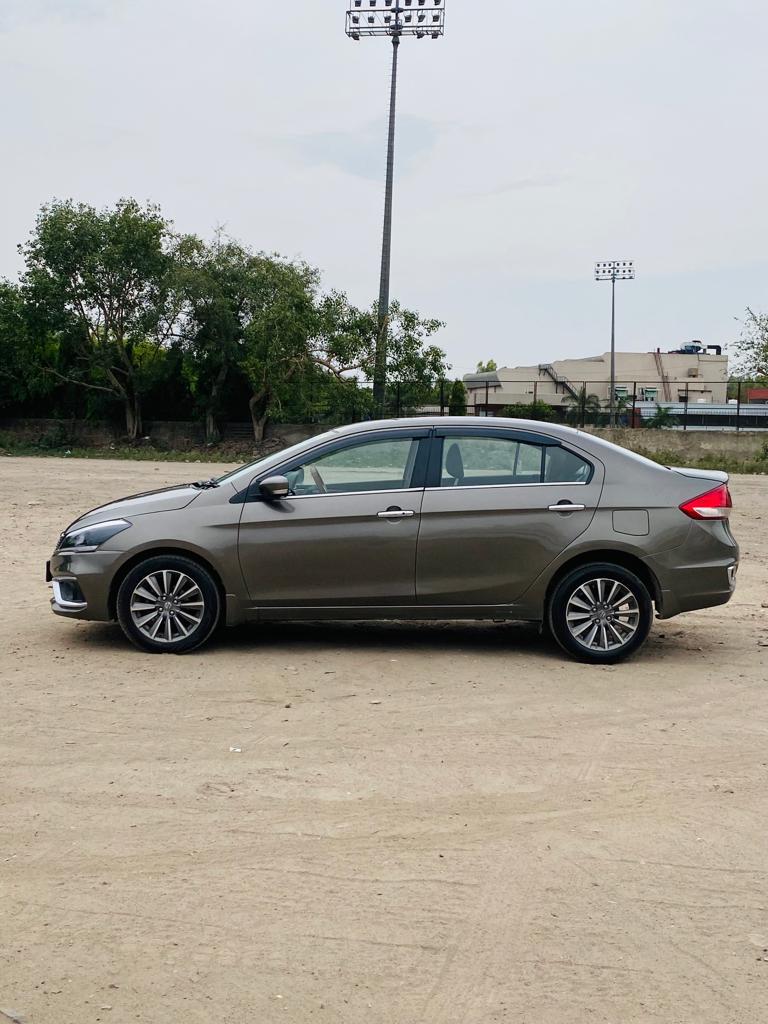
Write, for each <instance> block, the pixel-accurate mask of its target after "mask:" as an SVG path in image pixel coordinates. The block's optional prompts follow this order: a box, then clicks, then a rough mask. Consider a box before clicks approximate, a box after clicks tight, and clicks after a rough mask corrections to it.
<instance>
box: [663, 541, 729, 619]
mask: <svg viewBox="0 0 768 1024" xmlns="http://www.w3.org/2000/svg"><path fill="white" fill-rule="evenodd" d="M645 561H646V564H647V565H648V567H649V569H651V571H652V572H653V574H654V576H655V577H656V579H657V580H658V581H659V590H660V593H659V601H658V615H659V618H660V619H670V618H672V617H673V616H674V615H680V614H681V613H682V612H691V611H696V610H697V609H699V608H713V607H716V606H717V605H722V604H727V603H728V602H729V601H730V599H731V597H732V596H733V593H734V590H735V589H736V576H737V572H738V568H739V546H738V544H737V543H736V541H735V540H734V539H733V536H732V534H731V532H730V530H729V529H728V526H727V524H725V523H722V522H712V523H702V524H701V525H699V524H696V525H695V526H694V527H693V528H692V530H691V532H690V534H689V535H688V539H687V540H686V542H685V543H684V544H682V545H680V546H679V547H676V548H672V549H670V550H669V551H664V552H661V553H660V554H657V555H654V556H649V557H648V558H646V559H645Z"/></svg>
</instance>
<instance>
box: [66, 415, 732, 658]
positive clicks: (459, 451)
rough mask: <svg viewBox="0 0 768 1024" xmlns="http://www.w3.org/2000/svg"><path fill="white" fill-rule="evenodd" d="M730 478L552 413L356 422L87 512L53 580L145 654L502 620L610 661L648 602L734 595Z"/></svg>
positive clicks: (711, 601) (79, 612)
mask: <svg viewBox="0 0 768 1024" xmlns="http://www.w3.org/2000/svg"><path fill="white" fill-rule="evenodd" d="M727 484H728V476H727V474H725V473H721V472H718V471H715V470H695V469H673V468H667V467H664V466H659V465H657V464H656V463H653V462H650V461H649V460H647V459H645V458H642V457H641V456H638V455H635V454H634V453H632V452H629V451H627V450H626V449H623V448H619V447H618V446H616V445H614V444H611V443H609V442H607V441H604V440H601V439H600V438H597V437H594V436H592V435H590V434H588V433H584V432H582V431H578V430H573V429H571V428H569V427H565V426H559V425H553V424H542V423H537V422H531V421H527V420H510V419H482V420H480V419H474V418H466V417H461V418H460V417H430V418H421V417H420V418H414V419H410V420H390V421H380V422H372V423H359V424H355V425H352V426H347V427H340V428H338V429H336V430H332V431H330V432H328V433H326V434H322V435H320V436H318V437H314V438H312V439H311V440H308V441H305V442H302V443H301V444H298V445H295V446H294V447H292V448H288V449H286V450H284V451H281V452H278V453H276V454H273V455H270V456H268V457H267V458H265V459H262V460H260V461H258V462H254V463H251V464H250V465H247V466H244V467H242V468H241V469H238V470H236V471H235V472H232V473H229V474H227V475H225V476H222V477H220V478H218V479H213V480H207V481H200V482H197V483H190V484H187V485H182V486H175V487H168V488H165V489H163V490H159V491H153V492H150V493H147V494H139V495H136V496H135V497H131V498H125V499H123V500H120V501H114V502H111V503H109V504H107V505H103V506H102V507H100V508H97V509H94V510H92V511H91V512H87V513H86V514H85V515H83V516H81V517H80V518H79V519H77V520H76V521H75V522H74V523H72V524H71V526H69V527H68V528H67V529H66V530H65V531H64V532H63V533H62V535H61V537H60V538H59V541H58V543H57V545H56V550H55V552H54V554H53V556H52V558H51V560H50V562H49V563H48V566H47V571H46V577H47V579H48V581H49V582H50V583H51V585H52V587H53V599H52V601H51V604H52V608H53V611H54V612H56V614H58V615H63V616H69V617H71V618H80V619H93V620H99V621H111V620H114V619H117V621H118V622H119V623H120V626H121V627H122V629H123V632H124V633H125V635H126V636H127V637H128V639H129V640H131V641H132V642H133V643H134V644H135V645H136V646H137V647H139V648H141V649H143V650H145V651H151V652H156V653H175V654H181V653H185V652H187V651H192V650H194V649H195V648H197V647H199V646H200V645H201V644H203V643H205V641H206V640H208V638H209V637H210V636H211V634H212V633H213V632H214V630H215V629H216V628H217V626H219V625H220V624H226V625H230V626H231V625H235V624H237V623H240V622H244V621H257V622H268V621H270V620H271V621H276V620H287V619H305V620H317V619H356V620H361V619H363V620H364V619H493V620H524V621H525V620H527V621H532V622H537V623H540V624H542V626H543V627H545V628H547V629H548V630H550V631H551V633H552V635H553V636H554V638H555V639H556V641H557V642H558V644H559V645H560V646H561V647H562V648H563V650H564V651H566V652H567V653H568V654H570V655H571V656H573V657H575V658H578V659H580V660H583V661H592V662H614V661H618V660H620V659H622V658H625V657H627V656H628V655H630V654H632V653H633V652H634V651H636V650H637V649H638V648H639V647H640V646H641V645H642V644H643V642H644V641H645V639H646V637H647V636H648V632H649V630H650V628H651V624H652V619H653V615H654V609H655V613H656V615H657V616H658V617H659V618H662V619H668V618H671V617H672V616H674V615H678V614H679V613H681V612H686V611H691V610H693V609H697V608H706V607H709V606H712V605H720V604H725V603H726V602H727V601H728V600H729V599H730V597H731V595H732V593H733V590H734V587H735V582H736V571H737V568H738V561H739V549H738V545H737V543H736V541H735V540H734V538H733V536H732V534H731V531H730V528H729V522H728V517H729V513H730V509H731V504H732V503H731V496H730V493H729V491H728V486H727Z"/></svg>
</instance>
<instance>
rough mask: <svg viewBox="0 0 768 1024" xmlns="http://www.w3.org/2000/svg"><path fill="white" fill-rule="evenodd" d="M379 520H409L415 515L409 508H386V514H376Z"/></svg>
mask: <svg viewBox="0 0 768 1024" xmlns="http://www.w3.org/2000/svg"><path fill="white" fill-rule="evenodd" d="M376 514H377V516H378V517H379V519H410V518H411V516H415V515H416V513H415V512H414V511H413V510H412V509H409V508H388V509H387V511H386V512H377V513H376Z"/></svg>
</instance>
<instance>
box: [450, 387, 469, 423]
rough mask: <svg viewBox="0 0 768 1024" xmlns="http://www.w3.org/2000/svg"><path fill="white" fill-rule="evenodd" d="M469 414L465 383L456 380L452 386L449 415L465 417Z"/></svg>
mask: <svg viewBox="0 0 768 1024" xmlns="http://www.w3.org/2000/svg"><path fill="white" fill-rule="evenodd" d="M466 412H467V389H466V388H465V387H464V381H463V380H458V379H456V380H455V381H454V382H453V384H452V385H451V394H450V397H449V398H448V414H449V415H450V416H465V415H466Z"/></svg>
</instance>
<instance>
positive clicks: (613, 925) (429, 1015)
mask: <svg viewBox="0 0 768 1024" xmlns="http://www.w3.org/2000/svg"><path fill="white" fill-rule="evenodd" d="M222 471H223V467H221V466H218V467H214V466H211V467H200V466H185V465H183V464H179V465H171V464H161V465H158V464H153V463H130V462H97V461H81V462H73V461H68V462H66V463H65V462H64V461H63V460H60V459H56V460H54V459H50V460H45V459H11V458H6V459H3V460H2V461H1V462H0V510H1V511H2V524H3V530H2V538H1V539H0V545H1V546H2V566H3V574H2V578H3V579H4V580H5V583H4V586H3V591H4V593H5V595H6V601H5V606H4V607H5V610H4V612H3V615H2V617H1V618H0V651H1V652H2V661H1V662H0V674H1V675H2V689H1V690H0V694H1V695H2V696H1V700H2V704H1V705H0V730H1V735H0V741H1V743H2V746H1V747H0V760H1V762H2V763H1V764H0V793H1V794H2V806H1V808H0V900H1V902H2V912H1V913H0V1022H3V1021H5V1020H6V1018H8V1019H10V1020H16V1019H17V1018H22V1019H24V1020H25V1021H27V1022H29V1024H90V1022H92V1021H111V1022H118V1024H123V1022H126V1024H127V1022H135V1021H142V1022H153V1024H155V1022H158V1024H159V1022H172V1024H176V1022H179V1024H198V1022H199V1024H203V1022H205V1024H208V1022H216V1024H273V1022H290V1024H309V1022H318V1021H320V1022H321V1021H328V1022H330V1024H337V1022H339V1024H490V1022H497V1021H498V1022H515V1024H518V1022H519V1024H571V1022H579V1024H581V1022H593V1021H594V1022H610V1024H628V1022H635V1021H637V1022H643V1024H645V1022H649V1021H660V1022H664V1024H678V1022H685V1024H710V1022H711V1024H750V1022H754V1024H764V1022H765V1020H766V1018H767V1017H768V884H767V883H768V840H767V839H766V822H767V821H768V710H767V704H768V692H767V691H768V685H767V684H768V646H766V644H768V608H765V607H762V605H763V603H764V602H765V603H768V585H767V583H766V577H767V574H768V536H767V532H768V512H766V511H765V510H766V508H768V479H766V478H756V477H751V478H750V477H740V478H736V479H735V480H734V481H733V491H734V497H735V502H736V509H735V516H734V522H735V533H736V535H737V537H738V538H739V540H740V541H741V544H742V550H743V559H744V560H743V562H742V568H741V572H740V574H739V586H738V590H737V592H736V596H735V597H734V600H733V601H732V602H731V604H730V605H728V606H727V607H725V608H721V609H713V610H709V611H705V612H701V613H696V614H692V615H688V616H683V617H682V618H680V619H675V620H671V621H669V622H666V623H657V624H656V625H655V627H654V630H653V633H652V637H651V640H650V642H649V644H648V646H647V648H646V649H645V651H644V652H643V653H642V654H641V655H640V656H638V657H636V658H635V659H634V660H633V661H632V662H630V663H628V664H626V665H624V666H621V667H612V668H601V669H596V668H590V667H586V666H582V665H576V664H573V663H571V662H568V661H565V660H564V659H563V658H562V657H561V656H560V654H559V653H558V652H557V651H556V650H554V649H553V648H552V647H550V646H548V645H547V644H546V643H545V642H543V641H542V640H541V639H540V638H539V637H538V636H537V634H536V632H535V631H534V630H532V629H530V628H527V627H522V626H493V625H461V624H447V625H424V626H422V625H405V626H400V625H395V624H381V625H379V624H376V625H349V626H347V625H340V626H332V627H329V626H328V625H305V624H302V625H285V626H281V627H269V628H265V627H255V626H254V627H248V628H245V627H243V628H241V629H238V630H236V631H234V632H231V633H229V634H227V635H226V636H224V637H223V638H222V639H221V640H220V641H218V643H217V644H216V645H215V646H214V647H212V648H210V649H208V650H205V651H204V652H202V653H199V654H194V655H191V656H187V657H153V656H150V655H143V654H141V653H139V652H137V651H135V650H134V649H132V648H130V647H129V646H128V645H127V643H125V642H124V641H123V639H122V637H121V635H120V633H119V631H118V629H117V627H115V626H109V625H101V624H89V623H74V622H67V621H63V620H61V619H59V618H56V617H54V616H53V615H52V614H51V613H50V611H49V610H48V594H49V592H48V591H47V589H46V586H45V583H44V582H43V579H42V573H43V566H44V562H45V559H46V558H47V557H49V555H50V552H51V549H52V546H53V542H54V539H55V538H56V536H57V535H58V532H59V531H60V530H61V529H62V527H63V526H65V525H67V524H68V522H69V521H70V520H71V519H72V518H74V516H75V515H76V514H77V513H79V512H81V511H83V510H85V509H87V508H89V507H91V506H93V505H95V504H98V503H101V502H102V501H105V500H107V499H109V498H113V497H118V496H120V495H124V494H126V493H131V492H135V491H139V490H142V489H146V488H148V487H150V486H153V485H155V486H159V485H161V484H163V483H165V482H169V483H170V482H176V481H182V480H185V479H190V478H199V477H201V476H204V475H210V474H212V473H221V472H222ZM761 644H762V646H761Z"/></svg>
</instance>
